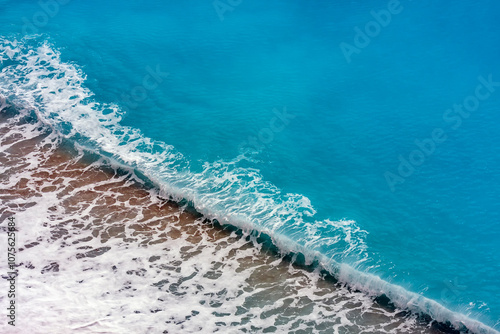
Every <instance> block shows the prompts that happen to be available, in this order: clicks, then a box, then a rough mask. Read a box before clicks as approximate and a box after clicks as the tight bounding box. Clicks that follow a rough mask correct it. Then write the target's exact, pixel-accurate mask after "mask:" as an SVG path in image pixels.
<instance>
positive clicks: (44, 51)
mask: <svg viewBox="0 0 500 334" xmlns="http://www.w3.org/2000/svg"><path fill="white" fill-rule="evenodd" d="M499 13H500V6H499V4H498V3H497V2H494V1H486V0H482V1H477V2H474V3H466V2H463V3H456V2H455V3H452V2H444V3H436V2H432V1H419V2H416V1H400V2H396V1H370V2H357V1H337V2H325V1H321V2H318V3H314V4H312V3H306V2H303V1H275V2H272V3H269V2H264V1H251V2H250V1H246V0H243V1H236V0H235V1H227V2H225V1H220V2H219V1H216V2H211V1H191V2H182V3H177V2H175V3H174V2H168V3H165V2H163V1H128V2H125V3H124V2H116V1H107V2H98V1H85V2H81V1H76V0H73V1H59V2H56V1H48V2H40V3H37V2H33V1H2V2H0V20H1V22H2V26H1V30H0V35H1V37H0V38H1V41H2V55H1V57H2V65H1V67H2V71H3V73H4V74H5V75H4V76H3V77H2V81H0V89H1V91H0V93H2V94H3V95H6V96H7V97H9V98H10V99H13V100H15V99H16V98H17V99H19V100H20V101H28V102H29V103H30V104H31V105H32V106H35V107H36V108H37V109H38V110H39V116H40V117H42V118H45V121H46V122H48V123H50V124H52V125H53V126H54V127H55V128H57V129H58V130H59V131H60V132H61V133H62V134H63V135H65V136H67V137H68V138H71V139H72V140H74V141H75V142H77V143H80V144H82V145H85V146H87V147H89V148H92V149H94V150H99V151H100V152H101V153H103V154H106V155H108V156H109V155H112V156H114V157H115V158H116V160H118V161H120V162H122V163H124V164H127V165H130V166H131V167H133V168H136V169H137V170H138V171H140V172H141V173H144V174H145V175H146V176H147V177H148V178H150V179H152V180H153V181H154V182H156V183H157V185H158V186H159V187H161V188H162V189H163V190H164V191H165V193H166V194H170V195H173V196H175V197H177V198H187V199H188V200H190V201H192V202H193V204H194V205H195V207H197V208H198V209H199V210H200V211H201V212H202V213H204V214H206V215H207V216H209V217H214V218H217V219H219V220H220V221H221V222H223V223H228V224H233V225H236V226H238V227H240V228H244V229H253V230H257V231H261V232H264V233H266V234H268V235H270V236H271V238H273V239H274V241H275V243H276V244H277V245H278V246H279V247H281V248H282V249H283V250H284V251H295V252H297V251H298V252H302V253H304V254H305V255H306V258H307V259H309V260H312V259H316V260H319V261H320V262H321V263H322V264H323V265H324V266H325V267H327V268H329V269H331V270H332V271H334V272H337V275H338V276H339V277H343V278H344V279H345V280H346V281H348V282H350V283H352V284H353V285H354V286H357V287H358V288H360V289H366V290H371V291H372V292H373V290H375V291H381V292H384V293H387V294H389V295H391V297H392V299H398V296H399V295H398V294H400V295H401V294H404V293H405V292H404V291H411V292H414V293H417V294H419V295H421V296H423V297H426V298H429V299H431V300H434V301H436V302H438V303H439V304H441V305H443V306H445V307H446V308H449V309H450V310H452V311H455V312H458V313H461V314H465V315H468V316H470V317H471V318H473V319H477V320H479V321H481V322H482V323H484V324H486V325H488V326H491V327H493V328H495V329H496V330H499V329H500V301H499V298H498V297H499V296H500V284H499V283H498V277H499V276H500V255H499V254H500V246H499V245H500V242H499V240H500V224H499V223H500V207H499V205H498V199H499V197H500V196H499V195H500V191H499V190H498V189H499V187H498V186H499V184H500V168H499V165H500V149H499V148H498V143H499V142H500V132H499V131H498V130H497V128H498V124H499V122H500V116H498V110H500V62H499V61H498V59H499V55H500V34H499V33H500V24H498V22H497V18H498V15H499ZM360 31H361V32H360ZM43 59H45V60H43ZM74 69H76V71H75V72H74V73H73V72H72V71H73V70H74ZM54 73H55V74H54ZM61 73H64V75H66V78H69V79H68V80H65V79H62V76H58V74H61ZM30 74H32V75H35V74H36V76H35V77H31V78H30V80H31V81H29V82H28V83H27V82H26V78H29V77H30ZM64 75H63V76H64ZM84 77H85V79H84ZM23 80H24V81H23ZM37 80H38V81H37ZM68 87H71V89H72V90H71V91H72V94H63V93H64V92H65V91H66V90H67V88H68ZM91 94H93V95H92V96H91ZM119 117H121V119H120V120H118V118H119ZM134 129H136V130H139V131H140V134H139V133H138V132H136V131H135V130H134ZM150 139H151V140H154V141H156V144H155V145H152V144H151V145H150V142H151V140H150ZM339 263H345V264H348V265H350V266H351V267H353V268H355V269H356V270H358V271H356V273H358V272H361V273H369V274H373V275H375V276H378V277H380V278H382V279H383V281H384V282H389V283H392V284H395V285H398V286H401V287H403V288H404V289H405V290H404V291H402V290H398V291H397V293H396V292H393V293H390V292H387V287H386V286H385V285H383V284H380V282H378V281H376V280H372V281H371V282H372V283H367V282H366V281H365V280H363V279H360V278H359V277H358V276H356V275H357V274H356V273H354V274H353V273H352V272H351V271H343V270H341V269H339V268H340V267H341V266H340V265H339ZM370 277H371V276H370ZM409 296H410V297H408V296H406V297H403V296H400V297H401V303H402V304H405V303H406V304H407V305H408V307H411V306H412V305H413V304H415V305H417V306H418V307H420V308H421V309H422V308H423V309H424V311H428V312H430V313H432V310H429V309H425V307H423V306H422V305H424V304H425V303H422V302H420V301H419V300H417V299H415V296H413V295H409ZM418 307H417V308H418Z"/></svg>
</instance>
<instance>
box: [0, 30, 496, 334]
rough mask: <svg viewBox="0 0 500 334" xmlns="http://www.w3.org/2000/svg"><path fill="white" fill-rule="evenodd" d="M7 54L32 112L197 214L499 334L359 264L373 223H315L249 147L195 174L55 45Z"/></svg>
mask: <svg viewBox="0 0 500 334" xmlns="http://www.w3.org/2000/svg"><path fill="white" fill-rule="evenodd" d="M0 54H1V57H2V58H1V61H2V63H3V64H4V65H3V68H2V72H1V74H0V94H1V95H3V96H5V97H6V98H7V100H8V101H9V102H11V103H13V104H15V105H18V106H22V107H23V108H25V110H26V111H27V112H28V111H33V112H35V113H36V115H37V117H38V119H39V120H40V121H41V122H43V123H44V124H46V125H48V126H49V127H50V128H51V129H53V131H54V132H55V133H57V134H58V136H60V137H61V138H65V139H67V140H70V141H72V142H74V143H75V145H77V146H79V147H84V148H85V149H87V150H93V151H95V152H97V153H99V154H102V155H104V156H106V157H108V158H111V159H113V160H114V161H115V162H116V163H117V164H120V165H122V166H124V167H127V168H131V169H132V170H134V169H135V170H138V171H140V172H141V173H143V174H144V175H145V176H146V177H147V178H148V179H149V180H151V181H152V182H154V183H155V184H156V185H157V186H158V187H159V189H160V194H163V195H164V196H171V197H173V198H174V199H176V200H181V199H187V200H189V201H191V202H192V203H193V204H194V206H195V208H196V209H197V210H198V211H199V212H200V213H202V214H203V215H205V216H206V217H208V218H212V219H217V220H218V221H219V222H220V223H222V224H230V225H233V226H236V227H238V228H240V229H242V230H244V231H255V232H257V233H263V234H266V235H268V236H269V237H270V238H271V239H272V241H273V243H274V244H275V245H276V246H277V247H279V249H280V250H281V251H282V252H284V253H300V254H303V255H304V256H305V259H306V263H312V262H314V261H318V262H319V263H320V265H321V266H322V267H324V268H325V269H326V270H328V271H329V272H331V273H332V274H334V275H335V276H336V277H338V279H339V280H340V281H342V282H345V283H346V284H348V285H349V286H351V287H352V288H355V289H359V290H361V291H364V292H366V293H367V294H369V295H381V294H385V295H387V296H388V297H389V298H390V299H391V301H392V302H394V303H395V304H396V305H397V306H398V307H400V308H403V309H409V310H411V311H414V312H423V313H426V314H429V315H430V316H431V317H432V318H433V319H435V320H437V321H441V322H446V321H449V322H450V323H452V324H453V325H454V326H455V327H456V328H459V329H460V328H463V327H464V326H465V327H466V328H468V329H470V330H473V331H475V332H477V333H498V332H497V331H495V330H494V329H492V328H489V327H487V326H485V325H484V324H482V323H480V322H478V321H475V320H473V319H470V318H468V317H466V316H464V315H461V314H458V313H454V312H452V311H450V310H448V309H446V308H445V307H444V306H442V305H440V304H439V303H437V302H435V301H433V300H430V299H428V298H425V297H423V296H421V295H418V294H415V293H412V292H409V291H407V290H405V289H403V288H402V287H399V286H397V285H394V284H391V283H389V282H386V281H384V280H382V279H380V278H379V277H377V276H375V275H371V274H368V273H365V272H363V271H361V270H360V269H362V268H363V263H364V262H365V261H366V260H367V257H366V256H367V252H366V244H365V242H364V238H365V236H366V234H367V232H366V231H363V230H361V229H359V227H357V226H356V223H355V222H354V221H348V220H345V221H337V222H334V221H330V220H325V221H315V220H314V215H315V213H316V212H315V210H314V208H313V206H312V204H311V202H310V201H309V199H308V198H306V197H304V196H302V195H299V194H284V193H282V192H281V190H280V189H278V188H277V187H275V186H274V185H272V184H270V183H269V182H267V181H265V180H263V178H262V176H261V175H260V173H259V171H258V170H257V169H251V168H243V167H240V165H241V162H243V161H245V160H246V159H248V158H247V157H245V156H244V155H240V156H238V157H236V158H235V159H234V160H231V161H216V162H213V163H208V162H207V163H205V165H204V166H203V170H202V171H201V172H199V173H195V172H192V171H191V170H190V166H189V161H187V159H186V158H185V157H184V156H183V155H182V154H181V153H179V152H177V151H176V150H175V149H174V148H173V147H172V146H170V145H167V144H165V143H163V142H158V141H154V140H152V139H150V138H147V137H144V136H143V135H142V134H141V132H140V131H139V130H138V129H134V128H130V127H125V126H122V125H120V120H121V116H122V114H121V112H122V111H121V110H120V108H119V106H117V105H112V104H102V103H98V102H96V101H95V100H94V98H93V94H92V92H91V91H90V90H89V89H87V88H85V87H84V82H85V79H86V77H85V75H84V74H83V73H82V71H81V70H80V69H79V68H78V67H77V66H75V65H73V64H68V63H64V62H62V61H61V60H60V54H59V52H58V51H57V50H54V48H53V47H51V46H50V44H49V43H47V42H42V43H39V42H37V41H36V40H24V41H9V40H6V39H1V38H0ZM294 235H300V236H301V238H300V239H298V238H296V237H292V236H294ZM322 235H323V236H324V235H329V236H331V237H327V238H325V237H322ZM346 261H349V263H351V264H353V266H350V265H348V264H346Z"/></svg>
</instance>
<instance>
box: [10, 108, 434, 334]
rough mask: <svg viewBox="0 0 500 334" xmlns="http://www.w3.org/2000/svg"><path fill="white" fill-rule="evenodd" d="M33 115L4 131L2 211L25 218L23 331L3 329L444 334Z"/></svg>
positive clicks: (20, 283) (20, 224)
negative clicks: (78, 147)
mask: <svg viewBox="0 0 500 334" xmlns="http://www.w3.org/2000/svg"><path fill="white" fill-rule="evenodd" d="M23 113H24V115H23V116H24V117H23V116H22V115H20V114H17V115H10V116H7V115H5V114H2V115H1V116H2V120H1V123H0V133H1V135H2V136H1V139H0V148H1V151H0V163H1V166H2V173H1V187H0V199H1V201H2V208H1V211H0V214H1V220H2V221H5V220H6V218H8V217H15V220H16V224H17V242H18V247H19V252H18V254H17V262H18V265H19V266H18V267H17V272H18V276H17V291H18V297H17V300H16V302H17V305H18V315H17V320H16V321H17V325H16V327H15V328H14V329H13V328H11V327H10V326H8V325H7V324H6V323H5V322H2V323H1V324H0V328H1V329H2V332H8V333H49V332H50V333H67V332H68V331H69V330H71V332H74V333H124V332H131V333H188V332H204V333H211V332H221V333H225V332H234V331H238V332H269V333H272V332H278V333H280V332H289V333H363V332H364V333H402V332H405V333H441V331H440V330H438V329H437V327H438V326H439V325H438V324H436V323H431V324H430V323H429V320H428V319H425V318H422V317H417V316H416V315H415V314H411V313H408V312H405V311H403V310H400V309H397V308H395V307H394V306H391V305H390V303H389V304H388V303H387V301H385V300H384V299H383V298H382V299H377V300H376V299H375V298H374V297H369V296H367V295H366V294H365V293H362V292H359V291H353V290H351V289H349V288H348V287H346V286H345V285H343V284H340V283H338V282H337V281H336V280H335V279H334V278H333V277H331V276H329V275H327V274H326V273H325V272H324V271H320V270H319V268H317V267H316V268H314V267H304V266H300V265H296V264H293V262H291V259H290V257H286V256H280V255H279V254H278V253H276V251H274V250H273V249H270V248H269V247H268V246H265V245H263V244H262V243H259V242H258V241H257V238H256V236H255V235H249V234H246V233H241V232H237V231H235V230H234V229H230V228H227V227H226V228H222V227H221V226H220V225H218V224H216V225H214V224H213V223H211V222H210V221H208V220H207V219H205V218H204V217H203V216H201V215H200V214H198V213H196V212H193V211H192V209H189V208H186V207H185V206H184V207H181V206H179V205H178V204H176V203H174V202H171V201H168V200H165V199H162V198H160V197H159V193H158V190H156V189H155V188H151V187H150V186H147V185H146V184H144V182H143V181H141V180H140V179H138V178H137V177H136V176H135V175H134V174H132V173H130V172H126V171H125V170H123V169H121V170H120V168H117V167H114V168H113V167H112V166H111V165H109V164H107V163H106V161H104V160H102V159H101V160H96V157H95V156H94V157H92V156H89V155H88V154H87V155H86V156H85V155H84V154H83V152H80V153H78V152H75V151H71V150H69V148H68V147H67V146H65V145H63V144H61V143H60V139H59V138H58V137H57V136H55V135H54V133H52V132H51V131H50V129H48V128H47V127H46V126H45V125H44V124H42V123H40V122H38V121H37V120H36V119H35V118H33V117H32V116H31V119H29V121H27V117H28V116H29V113H28V112H27V111H23V112H21V114H23ZM5 232H6V229H5V228H4V227H2V234H1V238H2V245H3V244H4V239H6V233H5ZM5 271H6V268H5V266H4V263H3V262H2V272H5ZM1 289H2V291H5V290H6V282H5V280H1ZM4 299H6V296H0V302H2V303H3V302H4Z"/></svg>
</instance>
